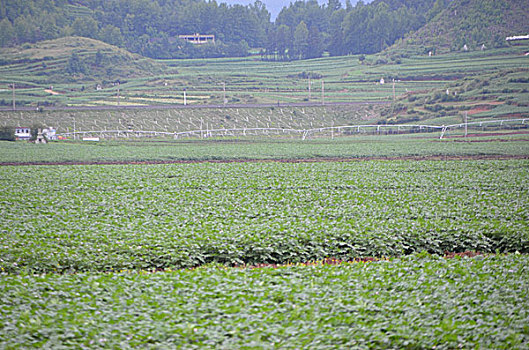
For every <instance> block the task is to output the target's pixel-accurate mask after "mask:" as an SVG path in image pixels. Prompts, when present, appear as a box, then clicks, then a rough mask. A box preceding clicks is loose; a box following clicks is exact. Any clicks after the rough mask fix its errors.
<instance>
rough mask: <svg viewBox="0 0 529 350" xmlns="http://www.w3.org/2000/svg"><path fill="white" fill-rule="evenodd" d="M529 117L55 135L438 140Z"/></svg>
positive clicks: (505, 125)
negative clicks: (435, 135) (413, 136)
mask: <svg viewBox="0 0 529 350" xmlns="http://www.w3.org/2000/svg"><path fill="white" fill-rule="evenodd" d="M528 120H529V118H518V119H501V120H484V121H477V122H467V123H458V124H451V125H426V124H363V125H342V126H327V127H319V128H312V129H294V128H270V127H255V128H216V129H214V128H212V129H208V128H206V129H203V128H202V129H195V130H188V131H180V132H168V131H155V130H130V129H128V130H120V129H115V130H89V131H72V132H63V133H58V134H57V136H58V137H63V138H70V137H73V138H74V139H76V138H78V137H82V138H85V137H92V136H98V137H101V138H129V137H131V136H132V137H158V136H161V137H173V138H174V139H179V138H183V137H199V138H201V139H204V138H213V137H237V136H245V137H246V136H262V135H265V136H274V135H275V136H281V135H283V136H285V135H286V136H292V135H298V136H301V139H302V140H306V139H307V138H309V137H313V136H318V135H325V136H331V137H332V138H334V137H335V136H348V135H353V134H354V133H356V134H360V133H374V134H380V135H385V134H400V133H423V132H429V133H431V132H436V131H439V132H440V136H439V139H443V137H445V135H446V134H447V133H448V132H450V131H452V130H457V129H463V130H464V135H465V136H467V134H468V129H469V128H471V129H476V128H478V129H479V128H481V129H482V130H484V128H485V127H488V126H493V127H496V128H500V129H502V128H511V127H527V123H526V122H527V121H528Z"/></svg>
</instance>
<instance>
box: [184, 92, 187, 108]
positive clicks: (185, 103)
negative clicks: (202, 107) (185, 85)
mask: <svg viewBox="0 0 529 350" xmlns="http://www.w3.org/2000/svg"><path fill="white" fill-rule="evenodd" d="M184 106H187V96H186V89H184Z"/></svg>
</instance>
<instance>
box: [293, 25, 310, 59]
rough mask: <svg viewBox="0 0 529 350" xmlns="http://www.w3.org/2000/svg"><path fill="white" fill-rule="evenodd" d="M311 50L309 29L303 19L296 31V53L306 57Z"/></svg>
mask: <svg viewBox="0 0 529 350" xmlns="http://www.w3.org/2000/svg"><path fill="white" fill-rule="evenodd" d="M308 51H309V30H308V28H307V25H306V24H305V22H303V21H301V22H300V23H299V24H298V26H297V27H296V30H295V31H294V55H295V56H297V57H298V58H306V57H307V56H308Z"/></svg>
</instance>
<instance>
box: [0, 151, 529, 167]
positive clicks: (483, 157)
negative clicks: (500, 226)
mask: <svg viewBox="0 0 529 350" xmlns="http://www.w3.org/2000/svg"><path fill="white" fill-rule="evenodd" d="M502 159H529V154H527V155H501V154H479V155H434V156H400V157H361V158H360V157H359V158H348V157H322V158H302V159H293V158H283V159H222V160H216V159H211V160H145V161H82V162H5V163H0V166H23V165H129V164H130V165H134V164H141V165H151V164H196V163H219V164H223V163H321V162H362V161H370V160H389V161H391V160H415V161H425V160H433V161H448V160H456V161H457V160H502Z"/></svg>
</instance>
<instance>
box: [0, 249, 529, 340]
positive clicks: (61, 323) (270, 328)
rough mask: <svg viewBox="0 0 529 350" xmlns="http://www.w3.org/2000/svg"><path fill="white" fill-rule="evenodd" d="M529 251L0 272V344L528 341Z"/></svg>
mask: <svg viewBox="0 0 529 350" xmlns="http://www.w3.org/2000/svg"><path fill="white" fill-rule="evenodd" d="M528 266H529V258H528V257H527V256H524V255H509V256H501V255H500V256H478V257H475V258H472V259H451V260H446V259H443V258H439V257H435V256H426V255H424V254H422V255H416V256H413V257H408V258H405V259H401V260H399V259H395V260H392V261H378V262H371V263H353V264H344V265H339V266H319V265H316V266H286V267H281V268H278V269H272V268H261V269H237V268H215V267H209V268H205V269H196V270H181V271H173V272H169V271H166V272H163V273H155V274H143V273H123V272H122V273H108V274H84V273H81V274H72V275H5V274H4V275H0V278H1V280H2V283H0V295H1V297H0V308H1V309H2V313H0V347H2V348H16V347H20V348H30V347H36V348H185V349H256V348H258V349H277V348H280V349H301V348H310V349H345V348H347V349H381V348H400V349H433V348H435V349H456V348H465V349H467V348H483V349H492V348H494V349H527V347H528V346H529V328H528V324H529V312H528V311H527V310H529V278H528V276H529V269H528Z"/></svg>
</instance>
